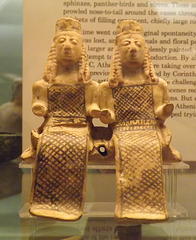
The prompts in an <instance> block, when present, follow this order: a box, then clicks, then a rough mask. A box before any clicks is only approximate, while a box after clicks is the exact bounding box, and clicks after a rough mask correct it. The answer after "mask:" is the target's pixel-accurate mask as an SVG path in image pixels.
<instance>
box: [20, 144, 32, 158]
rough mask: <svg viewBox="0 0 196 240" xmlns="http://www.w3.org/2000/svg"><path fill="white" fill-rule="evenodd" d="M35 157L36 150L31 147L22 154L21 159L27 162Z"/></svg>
mask: <svg viewBox="0 0 196 240" xmlns="http://www.w3.org/2000/svg"><path fill="white" fill-rule="evenodd" d="M34 156H35V149H33V148H32V147H29V148H27V149H26V150H25V151H24V152H23V153H22V154H21V156H20V157H21V159H22V160H26V159H29V158H34Z"/></svg>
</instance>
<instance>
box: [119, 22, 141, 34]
mask: <svg viewBox="0 0 196 240" xmlns="http://www.w3.org/2000/svg"><path fill="white" fill-rule="evenodd" d="M116 32H117V37H119V36H121V35H123V34H128V33H133V34H139V35H142V36H143V35H144V31H143V28H142V25H141V24H140V23H139V22H137V21H134V20H123V21H121V22H119V24H118V26H117V30H116Z"/></svg>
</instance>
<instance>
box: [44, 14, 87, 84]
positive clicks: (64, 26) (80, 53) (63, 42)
mask: <svg viewBox="0 0 196 240" xmlns="http://www.w3.org/2000/svg"><path fill="white" fill-rule="evenodd" d="M81 32H82V30H81V24H80V22H78V21H77V20H75V19H72V18H63V19H59V20H58V21H57V23H56V32H55V37H54V40H53V44H52V46H51V49H50V52H49V56H48V61H47V66H46V69H45V73H44V79H45V80H46V81H48V82H55V77H56V75H57V68H58V65H62V66H64V67H65V69H66V68H67V67H72V66H75V67H77V68H78V81H79V82H83V83H86V82H88V81H89V80H90V71H89V68H88V61H87V54H86V50H85V47H84V42H83V38H82V35H81Z"/></svg>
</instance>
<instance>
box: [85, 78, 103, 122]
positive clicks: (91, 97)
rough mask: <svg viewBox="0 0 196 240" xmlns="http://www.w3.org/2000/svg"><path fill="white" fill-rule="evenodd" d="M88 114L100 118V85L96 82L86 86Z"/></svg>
mask: <svg viewBox="0 0 196 240" xmlns="http://www.w3.org/2000/svg"><path fill="white" fill-rule="evenodd" d="M85 98H86V114H87V116H91V117H92V118H99V117H100V108H99V84H98V83H97V82H95V81H92V82H91V83H89V84H87V85H86V96H85Z"/></svg>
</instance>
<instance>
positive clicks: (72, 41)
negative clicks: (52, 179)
mask: <svg viewBox="0 0 196 240" xmlns="http://www.w3.org/2000/svg"><path fill="white" fill-rule="evenodd" d="M70 42H71V43H72V44H74V45H77V44H78V41H77V39H75V38H71V39H70Z"/></svg>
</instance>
